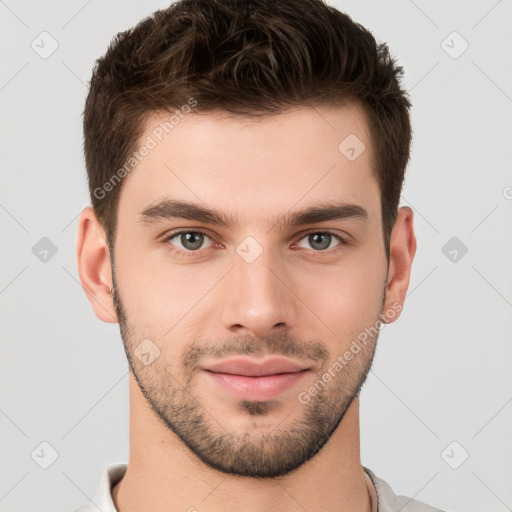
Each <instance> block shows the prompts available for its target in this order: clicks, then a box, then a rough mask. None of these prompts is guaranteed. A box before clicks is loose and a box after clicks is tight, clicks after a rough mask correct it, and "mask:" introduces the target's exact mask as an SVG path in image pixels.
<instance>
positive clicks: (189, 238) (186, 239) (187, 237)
mask: <svg viewBox="0 0 512 512" xmlns="http://www.w3.org/2000/svg"><path fill="white" fill-rule="evenodd" d="M202 236H203V235H202V233H194V232H191V233H185V234H183V235H181V243H182V244H183V246H184V247H186V248H187V249H191V250H193V249H199V248H200V247H201V244H202V242H203V241H202V238H201V237H202ZM196 237H197V239H196V241H195V242H194V238H196ZM187 244H189V245H187ZM190 244H191V245H192V246H190Z"/></svg>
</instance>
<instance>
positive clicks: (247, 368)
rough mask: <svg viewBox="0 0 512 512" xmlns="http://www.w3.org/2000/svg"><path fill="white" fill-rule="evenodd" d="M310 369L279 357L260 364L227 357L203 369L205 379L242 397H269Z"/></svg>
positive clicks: (284, 388) (290, 384) (266, 398)
mask: <svg viewBox="0 0 512 512" xmlns="http://www.w3.org/2000/svg"><path fill="white" fill-rule="evenodd" d="M309 371H310V368H309V367H307V366H305V365H300V364H298V363H295V362H293V361H290V360H288V359H283V358H271V359H267V360H265V361H263V362H261V363H259V362H256V361H253V360H249V359H240V358H238V359H231V360H228V361H222V362H220V363H216V364H212V365H209V366H208V367H207V368H204V372H205V374H206V375H207V377H208V379H209V380H210V381H211V382H213V383H214V384H215V385H216V386H218V387H220V388H221V389H222V390H223V391H225V392H227V393H228V394H230V395H231V396H233V397H235V398H239V399H244V400H258V401H264V400H270V399H272V398H275V397H277V396H278V395H280V394H282V393H284V392H285V391H286V390H289V389H291V388H292V387H293V386H295V385H296V384H297V383H298V382H299V381H300V380H302V378H303V377H304V376H305V375H306V374H307V373H309Z"/></svg>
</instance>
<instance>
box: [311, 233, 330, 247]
mask: <svg viewBox="0 0 512 512" xmlns="http://www.w3.org/2000/svg"><path fill="white" fill-rule="evenodd" d="M310 237H311V239H312V240H313V242H312V244H311V245H312V246H313V247H314V246H315V244H320V245H321V247H316V248H317V249H327V247H329V245H330V244H331V235H330V234H329V233H314V234H312V235H310ZM319 238H323V244H322V241H319V240H318V239H319ZM326 242H327V243H326Z"/></svg>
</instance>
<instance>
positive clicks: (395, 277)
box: [381, 206, 416, 323]
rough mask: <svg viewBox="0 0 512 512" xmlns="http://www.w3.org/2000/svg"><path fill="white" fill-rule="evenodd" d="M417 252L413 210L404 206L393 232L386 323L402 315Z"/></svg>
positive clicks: (384, 310)
mask: <svg viewBox="0 0 512 512" xmlns="http://www.w3.org/2000/svg"><path fill="white" fill-rule="evenodd" d="M415 254H416V237H415V235H414V227H413V211H412V210H411V208H409V207H408V206H402V207H401V208H400V209H399V211H398V215H397V219H396V222H395V226H394V228H393V231H392V233H391V241H390V255H389V268H388V276H387V289H386V298H385V301H384V308H383V311H382V315H381V317H382V321H383V322H384V323H392V322H394V321H395V320H396V319H397V318H398V317H399V316H400V313H401V311H402V308H403V304H404V302H405V297H406V295H407V289H408V287H409V280H410V277H411V267H412V262H413V259H414V255H415Z"/></svg>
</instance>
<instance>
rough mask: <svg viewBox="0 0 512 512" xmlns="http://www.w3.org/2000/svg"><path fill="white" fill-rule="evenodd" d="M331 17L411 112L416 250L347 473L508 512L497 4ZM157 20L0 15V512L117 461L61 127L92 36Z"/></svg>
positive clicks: (406, 4)
mask: <svg viewBox="0 0 512 512" xmlns="http://www.w3.org/2000/svg"><path fill="white" fill-rule="evenodd" d="M331 4H332V5H336V6H337V7H339V8H341V9H342V10H345V11H346V12H347V13H348V14H350V15H351V16H353V18H354V19H355V20H356V21H358V22H360V23H362V24H363V25H365V26H366V27H368V28H369V29H370V30H371V31H372V32H373V33H374V35H375V36H376V37H377V38H378V39H380V40H383V41H387V42H388V43H389V45H390V48H391V51H392V53H393V54H394V55H396V56H397V57H398V59H399V61H400V63H401V64H402V65H403V66H404V67H405V70H406V76H405V81H404V85H405V86H406V88H407V89H408V90H409V91H410V93H411V97H412V102H413V110H412V120H413V127H414V144H413V152H412V158H411V162H410V165H409V168H408V175H407V180H406V184H405V188H404V192H403V198H402V204H403V205H409V206H410V207H411V208H413V210H414V212H415V229H416V234H417V238H418V252H417V255H416V259H415V262H414V265H413V271H412V278H411V285H410V289H409V294H408V298H407V301H406V304H405V308H404V311H403V314H402V316H401V318H400V319H399V320H398V322H396V323H394V324H391V325H388V326H385V327H384V328H383V329H382V332H381V335H380V341H379V347H378V351H377V356H376V359H375V364H374V367H373V370H372V372H371V374H370V376H369V379H368V381H367V384H366V385H365V388H364V390H363V393H362V400H361V406H362V410H361V442H362V462H363V464H364V465H366V466H368V467H369V468H371V469H372V470H373V471H375V472H376V474H377V475H378V476H380V477H381V478H384V479H385V480H386V481H387V482H388V483H390V485H391V486H392V487H393V489H394V490H395V492H397V493H398V494H405V495H407V496H410V497H416V499H419V500H421V501H425V502H427V503H430V504H432V505H436V506H438V507H440V508H443V509H447V510H465V511H469V512H476V511H481V510H486V511H500V512H501V511H505V510H512V485H511V484H512V441H511V436H510V432H512V373H511V372H510V368H511V363H512V344H511V343H510V342H511V331H512V329H511V324H512V315H511V312H512V309H511V308H512V277H511V274H512V270H511V264H510V263H511V261H512V258H511V256H512V215H511V213H512V200H511V198H512V172H511V163H512V149H511V148H512V144H511V142H512V140H511V134H512V116H511V113H512V84H511V78H512V59H511V58H510V57H511V53H512V52H511V49H512V45H511V43H512V41H511V39H512V36H511V31H510V26H511V23H512V3H511V2H510V1H504V0H502V1H497V2H496V1H478V2H476V1H473V2H469V1H457V2H455V1H449V2H434V1H420V0H416V1H414V2H413V1H412V0H401V1H387V2H378V1H358V2H349V1H337V2H331ZM166 5H167V3H166V2H163V1H156V0H154V1H145V2H142V1H140V2H133V1H130V2H126V1H125V2H120V1H119V2H117V1H113V0H109V1H102V2H100V1H99V0H89V1H83V0H73V1H67V2H57V1H46V2H35V1H28V0H17V1H15V0H0V38H1V46H0V52H1V55H0V62H1V69H0V116H1V117H0V119H1V123H2V137H1V141H0V144H1V148H0V157H1V174H0V179H1V183H0V223H1V229H2V231H1V239H2V243H1V244H0V246H1V265H0V268H1V276H0V316H1V318H0V321H1V326H2V329H1V334H2V336H1V343H2V346H1V356H0V511H13V512H14V511H28V510H39V511H56V510H72V509H73V508H74V507H75V506H77V505H79V504H81V503H85V502H87V501H88V499H89V498H90V497H92V496H93V494H94V492H95V490H96V487H97V485H98V482H99V478H100V476H101V473H102V472H103V470H104V468H105V467H106V466H107V465H108V464H112V463H115V462H123V461H126V460H127V456H128V389H127V362H126V358H125V355H124V351H123V348H122V342H121V338H120V336H119V331H118V326H117V325H115V324H114V325H112V324H104V323H102V322H101V321H99V320H98V319H97V318H96V317H95V316H94V314H93V312H92V309H91V307H90V305H89V303H88V301H87V299H86V297H85V294H84V292H83V291H82V289H81V286H80V284H79V281H78V273H77V267H76V260H75V236H76V235H75V234H76V226H77V216H78V214H79V212H80V211H81V209H82V208H83V207H85V206H86V205H88V204H89V198H88V193H87V187H86V175H85V168H84V163H83V157H82V129H81V113H82V109H83V105H84V99H85V95H86V92H87V87H86V86H87V81H88V80H89V78H90V74H91V70H92V66H93V63H94V61H95V59H96V58H98V57H99V56H100V55H102V54H103V53H104V52H105V50H106V48H107V45H108V43H109V42H110V40H111V38H112V37H113V36H114V35H115V34H116V33H117V32H119V31H122V30H125V29H126V28H128V27H130V26H132V25H134V24H135V23H136V22H137V21H138V20H139V19H141V18H142V17H144V16H146V15H148V14H150V13H151V12H152V11H154V10H155V9H157V8H162V7H165V6H166ZM43 31H47V32H48V33H49V34H51V37H52V38H54V39H55V40H56V41H57V42H58V48H57V50H56V51H55V52H54V53H53V54H52V55H50V56H48V57H47V58H42V57H41V56H40V54H38V53H37V52H36V51H35V50H34V49H33V48H32V47H31V43H32V42H33V41H35V43H34V45H36V44H38V45H39V50H38V51H39V52H42V51H43V50H44V51H49V49H51V44H52V43H51V40H50V39H49V38H48V36H40V34H41V32H43ZM453 31H457V32H458V33H459V34H460V35H461V36H462V38H463V39H464V40H465V41H467V43H468V44H469V47H468V49H467V50H466V51H465V52H464V53H462V54H461V55H458V53H459V52H460V51H461V49H463V47H464V46H463V45H464V41H463V40H462V39H460V38H458V36H456V35H453V34H452V33H453ZM43 37H45V38H46V39H44V41H43V42H41V39H42V38H43ZM443 41H445V42H444V43H443ZM43 45H44V47H43ZM449 53H451V55H450V54H449ZM455 55H456V56H457V58H454V56H455ZM43 237H47V238H48V239H49V240H50V241H51V243H52V244H53V245H54V251H55V249H56V250H57V252H56V253H55V254H52V252H51V250H50V252H48V253H47V254H46V260H47V261H46V262H44V261H41V260H40V258H41V257H43V255H44V254H45V253H44V252H43V253H39V252H38V251H43V250H44V249H45V248H48V247H47V246H48V241H45V240H43V241H40V240H41V239H42V238H43ZM452 237H457V239H458V240H456V241H455V245H454V246H453V247H452V246H451V245H449V246H448V247H447V248H445V249H444V252H443V247H445V244H447V243H448V241H449V240H450V239H452ZM452 243H454V242H452ZM36 244H39V245H36ZM45 244H46V245H45ZM461 244H464V246H465V247H467V253H466V254H464V255H463V256H461V255H462V250H461V249H462V245H461ZM34 246H35V247H36V248H35V249H33V248H34ZM454 248H455V250H457V251H458V252H457V260H456V261H455V262H454V261H451V260H450V258H452V259H453V257H454V254H455V253H453V252H452V254H451V255H450V254H449V251H453V249H454ZM34 252H35V253H36V254H34ZM445 253H446V254H448V256H447V255H445ZM37 256H39V257H37ZM453 441H455V442H456V443H458V444H456V445H451V446H450V447H449V448H448V450H445V449H446V448H447V447H448V446H449V445H450V443H452V442H453ZM42 442H47V443H49V444H50V445H51V447H52V448H50V447H48V446H47V445H43V446H40V444H41V443H42ZM52 450H55V451H56V452H57V453H58V458H57V459H56V460H55V461H54V462H53V464H51V465H50V467H48V469H42V468H41V467H40V465H41V464H43V465H44V464H45V463H46V464H48V463H50V462H51V461H52V453H53V452H52ZM465 452H467V453H468V454H469V458H468V459H467V460H466V461H465V462H464V463H463V464H462V465H460V466H459V467H458V468H457V469H453V468H452V467H450V466H449V464H448V463H447V462H450V464H451V465H452V466H457V465H458V464H460V462H461V461H462V460H463V456H464V454H465ZM31 454H33V455H31ZM442 454H444V455H442Z"/></svg>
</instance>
